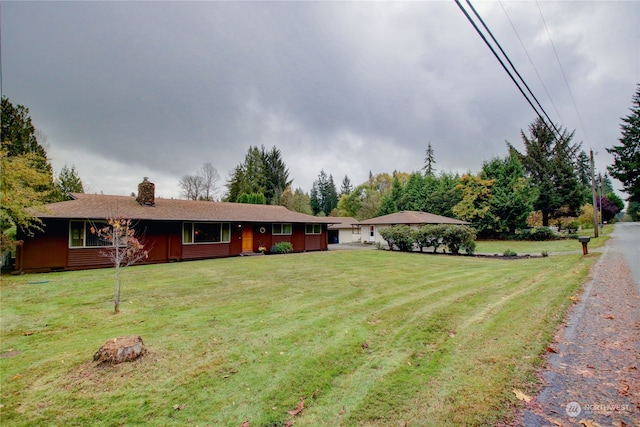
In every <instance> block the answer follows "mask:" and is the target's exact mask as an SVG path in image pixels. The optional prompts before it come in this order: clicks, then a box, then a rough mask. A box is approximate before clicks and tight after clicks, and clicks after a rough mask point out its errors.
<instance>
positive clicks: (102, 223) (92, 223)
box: [67, 219, 112, 249]
mask: <svg viewBox="0 0 640 427" xmlns="http://www.w3.org/2000/svg"><path fill="white" fill-rule="evenodd" d="M74 222H76V223H78V222H81V223H82V246H77V245H76V246H74V245H72V242H73V236H72V235H71V233H72V227H71V224H72V223H74ZM87 225H89V227H87ZM107 225H109V224H108V223H107V221H104V220H102V221H87V220H82V219H70V220H69V240H68V242H67V244H68V247H69V249H94V248H106V247H109V246H112V245H111V244H106V245H92V246H89V245H87V233H90V227H95V228H96V232H97V229H98V227H105V226H107Z"/></svg>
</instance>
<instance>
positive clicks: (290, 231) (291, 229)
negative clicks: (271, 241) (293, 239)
mask: <svg viewBox="0 0 640 427" xmlns="http://www.w3.org/2000/svg"><path fill="white" fill-rule="evenodd" d="M276 224H280V229H281V230H282V229H284V226H285V225H288V226H289V232H288V233H283V232H280V233H276V232H275V230H274V229H273V227H274V226H275V225H276ZM271 234H272V235H273V236H291V235H292V234H293V225H292V224H291V223H290V222H275V223H273V224H271Z"/></svg>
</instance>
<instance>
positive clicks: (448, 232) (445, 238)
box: [442, 225, 476, 255]
mask: <svg viewBox="0 0 640 427" xmlns="http://www.w3.org/2000/svg"><path fill="white" fill-rule="evenodd" d="M475 239H476V231H475V230H474V229H473V228H471V227H469V226H467V225H448V226H446V228H445V229H444V233H443V235H442V244H443V245H447V248H448V249H449V252H451V253H452V254H456V255H457V254H458V253H460V249H465V250H466V249H470V250H475ZM467 253H469V252H467Z"/></svg>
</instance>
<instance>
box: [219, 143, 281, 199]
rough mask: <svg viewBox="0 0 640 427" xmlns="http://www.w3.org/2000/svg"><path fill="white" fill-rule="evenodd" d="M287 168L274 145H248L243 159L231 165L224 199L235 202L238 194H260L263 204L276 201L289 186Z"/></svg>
mask: <svg viewBox="0 0 640 427" xmlns="http://www.w3.org/2000/svg"><path fill="white" fill-rule="evenodd" d="M291 182H292V181H291V180H290V179H289V169H288V168H287V166H286V164H285V163H284V161H283V160H282V154H281V153H280V150H278V149H277V148H276V147H275V146H274V147H273V148H272V149H271V150H270V151H266V150H265V148H264V146H263V147H261V148H258V147H253V146H251V147H249V150H248V151H247V154H246V156H245V159H244V162H243V163H241V164H239V165H238V166H236V167H235V169H234V170H233V172H232V173H231V177H230V178H229V181H228V182H227V189H228V194H227V200H228V201H230V202H235V201H237V200H238V197H240V195H241V194H242V193H247V194H251V193H262V194H264V196H265V198H266V200H267V204H275V205H277V204H280V197H281V196H282V193H283V192H284V191H285V189H286V188H287V187H289V186H290V185H291Z"/></svg>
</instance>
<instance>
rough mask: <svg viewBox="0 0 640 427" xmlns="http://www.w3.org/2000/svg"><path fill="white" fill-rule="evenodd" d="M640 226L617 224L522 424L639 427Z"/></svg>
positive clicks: (571, 312) (556, 343) (557, 340)
mask: <svg viewBox="0 0 640 427" xmlns="http://www.w3.org/2000/svg"><path fill="white" fill-rule="evenodd" d="M639 250H640V223H620V224H616V225H615V228H614V232H613V234H612V235H611V239H610V240H609V241H608V242H607V245H606V246H605V248H604V250H603V253H602V255H601V257H600V259H599V260H598V261H597V262H596V264H595V265H594V266H593V268H592V270H591V277H592V279H591V280H590V281H589V282H588V283H587V284H586V285H585V287H584V292H583V294H582V295H581V297H580V301H579V302H578V303H577V304H575V305H573V306H572V307H571V308H570V310H569V312H568V315H567V320H566V324H565V325H564V326H563V327H562V328H561V329H560V330H559V331H558V332H557V333H556V336H555V341H554V343H553V344H552V345H551V346H550V348H551V349H552V351H550V352H549V353H548V358H547V365H546V367H545V369H544V370H543V371H542V372H541V378H542V380H543V381H544V383H545V386H544V388H543V389H542V391H541V392H540V393H539V394H538V395H537V396H534V399H533V400H532V401H531V402H530V403H528V404H527V405H526V409H525V410H524V411H523V412H522V414H521V416H520V417H519V421H518V423H517V425H525V426H531V427H538V426H639V427H640V362H639V361H640V254H639Z"/></svg>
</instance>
